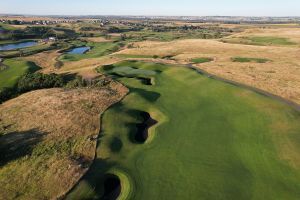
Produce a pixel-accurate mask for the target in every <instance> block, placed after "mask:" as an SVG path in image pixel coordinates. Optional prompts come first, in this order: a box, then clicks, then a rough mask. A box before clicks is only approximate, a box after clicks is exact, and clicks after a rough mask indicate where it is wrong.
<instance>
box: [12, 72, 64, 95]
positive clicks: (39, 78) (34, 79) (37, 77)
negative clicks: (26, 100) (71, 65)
mask: <svg viewBox="0 0 300 200" xmlns="http://www.w3.org/2000/svg"><path fill="white" fill-rule="evenodd" d="M64 85H65V83H64V80H63V78H62V76H60V75H57V74H41V73H34V74H26V75H24V76H23V77H21V78H20V80H19V81H18V85H17V89H18V92H19V93H24V92H28V91H31V90H37V89H43V88H54V87H63V86H64Z"/></svg>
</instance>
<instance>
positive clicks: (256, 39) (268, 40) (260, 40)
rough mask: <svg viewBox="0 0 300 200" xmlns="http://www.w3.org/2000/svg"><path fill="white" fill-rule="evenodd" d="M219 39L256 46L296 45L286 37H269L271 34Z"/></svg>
mask: <svg viewBox="0 0 300 200" xmlns="http://www.w3.org/2000/svg"><path fill="white" fill-rule="evenodd" d="M221 41H223V42H226V43H233V44H247V45H258V46H289V45H296V44H297V43H295V42H292V41H291V40H290V39H288V38H282V37H271V36H249V37H233V38H229V39H222V40H221Z"/></svg>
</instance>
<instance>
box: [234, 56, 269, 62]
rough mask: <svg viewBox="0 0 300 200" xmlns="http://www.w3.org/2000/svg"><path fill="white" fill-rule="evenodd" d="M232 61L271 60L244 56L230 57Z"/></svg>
mask: <svg viewBox="0 0 300 200" xmlns="http://www.w3.org/2000/svg"><path fill="white" fill-rule="evenodd" d="M231 60H232V62H256V63H266V62H270V61H271V60H269V59H266V58H246V57H234V58H231Z"/></svg>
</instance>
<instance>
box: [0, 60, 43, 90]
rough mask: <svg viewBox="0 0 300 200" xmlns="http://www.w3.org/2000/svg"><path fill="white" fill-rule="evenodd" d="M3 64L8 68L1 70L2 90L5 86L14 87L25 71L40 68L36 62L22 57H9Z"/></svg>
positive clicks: (0, 84) (0, 85) (0, 87)
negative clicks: (21, 58) (24, 59)
mask: <svg viewBox="0 0 300 200" xmlns="http://www.w3.org/2000/svg"><path fill="white" fill-rule="evenodd" d="M3 64H4V65H6V66H7V68H6V69H5V70H3V71H0V90H1V89H2V88H5V87H13V86H14V85H15V84H16V83H17V81H18V79H19V78H20V77H21V76H22V75H24V74H25V73H27V72H34V71H36V70H38V69H40V68H39V67H38V66H36V65H35V64H34V63H32V62H28V61H23V60H20V59H7V60H5V61H4V62H3Z"/></svg>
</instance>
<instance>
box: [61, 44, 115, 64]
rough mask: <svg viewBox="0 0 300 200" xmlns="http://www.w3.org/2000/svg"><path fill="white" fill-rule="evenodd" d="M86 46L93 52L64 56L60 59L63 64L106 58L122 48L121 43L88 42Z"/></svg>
mask: <svg viewBox="0 0 300 200" xmlns="http://www.w3.org/2000/svg"><path fill="white" fill-rule="evenodd" d="M85 46H89V47H91V50H89V51H88V52H86V53H85V54H63V55H62V56H61V57H60V58H59V59H60V60H61V61H63V62H67V61H79V60H82V59H87V58H97V57H101V56H105V55H108V54H111V53H113V52H115V51H117V50H118V49H119V48H120V44H119V43H114V42H101V43H95V42H88V43H87V44H85Z"/></svg>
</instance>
